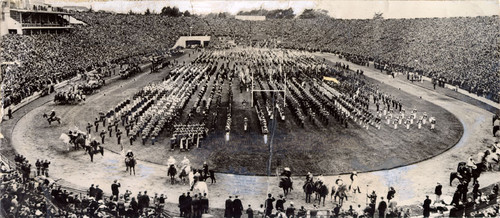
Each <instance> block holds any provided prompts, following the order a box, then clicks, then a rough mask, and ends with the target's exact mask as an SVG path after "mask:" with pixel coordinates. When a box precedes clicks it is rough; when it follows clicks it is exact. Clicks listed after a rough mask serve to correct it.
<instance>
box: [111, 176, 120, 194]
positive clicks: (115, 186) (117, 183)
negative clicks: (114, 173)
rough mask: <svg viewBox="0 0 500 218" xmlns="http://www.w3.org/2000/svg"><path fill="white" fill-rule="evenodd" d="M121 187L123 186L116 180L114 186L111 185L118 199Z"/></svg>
mask: <svg viewBox="0 0 500 218" xmlns="http://www.w3.org/2000/svg"><path fill="white" fill-rule="evenodd" d="M119 187H121V184H120V183H119V182H118V180H116V179H115V181H113V184H111V193H112V194H113V196H115V197H116V198H118V196H119V193H120V190H119V189H118V188H119Z"/></svg>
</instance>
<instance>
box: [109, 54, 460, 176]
mask: <svg viewBox="0 0 500 218" xmlns="http://www.w3.org/2000/svg"><path fill="white" fill-rule="evenodd" d="M192 56H193V55H192ZM159 80H160V78H158V80H157V81H159ZM368 81H370V82H372V83H376V82H375V81H374V80H369V79H368ZM149 82H155V80H152V81H149ZM212 83H213V79H212V80H211V81H210V83H209V86H208V89H207V90H210V89H211V87H212ZM235 84H236V83H235V82H233V86H232V87H231V88H232V92H233V94H234V99H233V101H234V102H233V104H232V109H233V116H232V120H233V122H232V126H231V133H230V140H229V141H226V140H225V137H224V134H225V132H224V126H225V117H226V114H227V111H226V109H225V108H226V106H227V105H228V102H227V90H228V86H229V83H228V82H227V81H226V82H225V83H224V85H223V89H222V90H223V93H222V96H223V99H222V107H221V111H219V113H220V114H221V115H220V117H221V118H220V119H218V121H217V125H216V126H217V127H216V129H215V131H213V132H211V133H210V134H209V136H208V137H207V138H206V139H204V140H202V142H201V148H199V149H193V150H191V151H189V152H180V151H178V150H175V151H170V150H169V148H170V142H169V137H170V135H166V134H164V136H163V137H160V139H159V141H158V143H156V144H155V145H151V143H147V144H146V145H145V146H142V145H139V144H140V143H138V142H136V143H135V145H134V146H133V147H131V148H132V149H133V150H134V152H135V153H136V156H137V157H138V158H139V159H142V160H147V161H150V162H154V163H160V164H166V160H167V159H168V157H169V156H173V157H174V158H176V159H177V160H180V159H182V158H183V157H184V156H186V157H187V158H188V159H190V160H191V163H193V165H194V167H195V168H196V167H200V166H201V165H202V163H203V162H204V161H207V162H208V163H209V165H210V167H211V168H215V170H216V171H219V172H225V173H236V174H249V175H253V174H256V175H265V174H267V173H269V172H274V170H275V169H276V168H277V167H290V168H291V169H292V171H293V172H294V173H295V174H306V173H307V172H316V173H323V174H339V173H347V172H350V171H353V170H356V171H372V170H378V169H386V168H393V167H396V166H401V165H406V164H409V163H413V162H417V161H420V160H423V159H426V158H429V157H432V156H434V155H437V154H439V153H441V152H443V151H445V150H447V149H448V148H450V147H452V146H453V145H455V144H456V142H457V141H458V140H459V139H460V137H461V135H462V132H463V129H462V125H461V124H460V121H459V120H458V119H457V118H455V117H454V116H453V115H452V114H451V113H449V112H448V111H446V110H444V109H443V108H441V107H438V106H436V105H434V104H432V103H429V102H427V101H425V100H423V99H420V98H419V97H418V96H415V95H411V94H406V93H405V92H402V91H400V90H397V89H394V88H391V87H387V86H385V85H384V84H379V87H381V91H383V92H387V93H390V94H391V95H392V96H394V97H395V98H396V99H401V100H402V103H403V107H404V108H405V109H406V111H407V113H408V111H410V110H411V109H413V108H417V109H418V111H419V116H420V115H421V113H420V112H424V111H426V112H427V113H428V114H429V115H430V116H434V117H436V118H437V121H438V124H437V128H436V130H433V131H431V130H430V129H429V124H427V125H424V127H423V128H422V129H420V130H418V129H416V127H415V125H413V126H412V128H411V129H410V130H406V129H403V128H401V126H400V128H398V129H397V130H394V129H393V128H392V126H389V125H386V124H384V125H382V128H381V129H380V130H376V129H375V128H373V127H371V128H369V129H368V130H366V129H361V128H360V127H359V125H357V124H353V123H352V122H351V123H350V125H349V128H347V129H346V128H344V127H343V126H340V125H339V123H337V122H336V121H333V122H330V125H329V126H315V125H313V124H312V123H306V127H305V128H300V127H299V126H298V125H297V124H296V123H295V122H294V120H293V119H291V115H290V114H291V112H290V111H289V110H288V109H286V111H285V114H286V117H287V118H288V119H287V120H285V121H277V122H276V123H275V124H274V125H275V127H274V128H271V127H270V128H269V130H270V131H271V133H270V134H269V136H268V138H269V143H268V144H265V143H264V136H263V135H262V134H261V133H260V126H259V124H258V119H257V115H256V113H255V110H254V109H253V108H251V107H250V104H243V103H242V102H243V101H244V100H246V101H248V102H249V101H250V92H243V93H240V90H239V88H238V86H237V85H235ZM208 92H209V91H207V93H206V94H207V95H208ZM195 93H196V92H195ZM111 95H112V94H111ZM125 95H131V93H130V92H128V91H127V94H124V92H121V93H120V96H121V97H119V98H123V97H125ZM114 97H118V96H114ZM115 99H117V98H114V99H113V101H111V102H114V100H115ZM105 102H108V101H105ZM111 102H109V103H111ZM193 102H194V98H191V99H190V102H189V103H188V106H187V108H186V109H185V111H189V110H190V107H191V106H192V104H193ZM370 103H371V105H370V109H371V110H375V106H374V105H373V104H372V102H370ZM105 104H107V103H105ZM111 106H114V104H109V105H105V106H102V108H106V107H108V108H109V107H111ZM183 117H185V114H183ZM245 117H247V118H248V119H249V129H248V131H246V132H245V131H243V119H244V118H245ZM332 120H333V118H332ZM271 123H272V122H269V124H270V125H271ZM272 129H274V131H272ZM114 141H115V140H114V139H113V140H112V142H114ZM124 141H125V142H126V144H128V143H127V140H124ZM106 147H107V148H108V149H111V150H113V151H116V152H119V151H120V148H121V147H120V146H118V145H116V144H115V143H111V144H106ZM126 149H128V147H127V146H126ZM269 163H270V165H269Z"/></svg>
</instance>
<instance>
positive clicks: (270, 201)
mask: <svg viewBox="0 0 500 218" xmlns="http://www.w3.org/2000/svg"><path fill="white" fill-rule="evenodd" d="M275 200H276V199H274V197H273V195H272V194H271V193H269V194H267V199H266V201H265V202H264V206H265V208H266V211H265V214H266V216H270V215H271V213H272V212H273V209H274V207H273V202H274V201H275Z"/></svg>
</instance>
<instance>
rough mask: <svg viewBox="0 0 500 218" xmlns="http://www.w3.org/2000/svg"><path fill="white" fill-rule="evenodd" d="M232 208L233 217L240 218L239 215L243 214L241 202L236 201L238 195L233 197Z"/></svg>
mask: <svg viewBox="0 0 500 218" xmlns="http://www.w3.org/2000/svg"><path fill="white" fill-rule="evenodd" d="M232 206H233V217H235V218H240V217H241V215H242V214H243V204H242V203H241V200H240V199H238V195H235V196H234V201H233V205H232Z"/></svg>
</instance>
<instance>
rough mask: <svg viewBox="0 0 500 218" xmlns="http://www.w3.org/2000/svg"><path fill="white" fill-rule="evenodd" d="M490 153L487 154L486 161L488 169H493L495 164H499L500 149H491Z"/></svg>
mask: <svg viewBox="0 0 500 218" xmlns="http://www.w3.org/2000/svg"><path fill="white" fill-rule="evenodd" d="M489 151H490V154H489V155H487V156H486V158H485V161H486V166H487V167H488V169H491V170H492V169H493V166H495V165H498V164H499V163H500V162H499V161H500V152H499V150H496V152H492V150H489Z"/></svg>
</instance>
